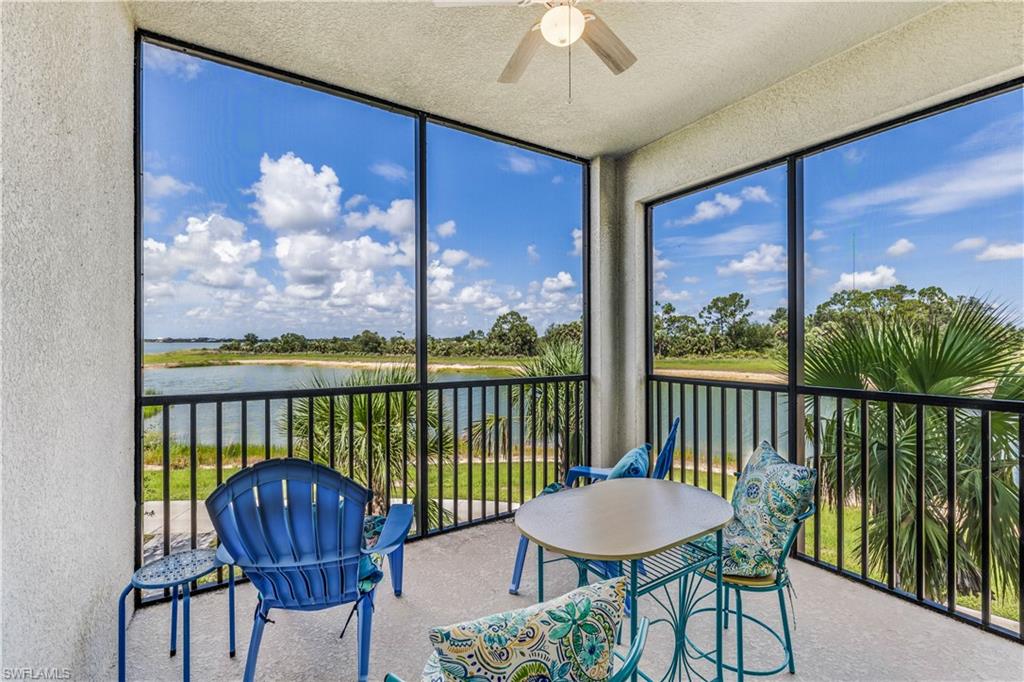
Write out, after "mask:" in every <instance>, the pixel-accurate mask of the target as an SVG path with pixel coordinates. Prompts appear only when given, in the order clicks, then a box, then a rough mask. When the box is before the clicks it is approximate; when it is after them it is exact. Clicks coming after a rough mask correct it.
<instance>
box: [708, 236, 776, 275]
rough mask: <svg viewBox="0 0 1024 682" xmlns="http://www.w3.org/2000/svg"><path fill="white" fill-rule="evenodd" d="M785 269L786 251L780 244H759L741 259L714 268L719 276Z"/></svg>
mask: <svg viewBox="0 0 1024 682" xmlns="http://www.w3.org/2000/svg"><path fill="white" fill-rule="evenodd" d="M785 269H786V250H785V248H784V247H783V246H781V245H780V244H761V245H760V246H759V247H757V248H756V249H754V250H753V251H748V252H747V253H746V254H744V256H743V258H741V259H739V260H732V261H729V264H728V265H726V266H719V267H717V268H715V270H716V271H717V272H718V274H719V275H721V276H723V277H725V276H729V275H737V274H742V275H752V274H754V273H757V272H781V271H784V270H785Z"/></svg>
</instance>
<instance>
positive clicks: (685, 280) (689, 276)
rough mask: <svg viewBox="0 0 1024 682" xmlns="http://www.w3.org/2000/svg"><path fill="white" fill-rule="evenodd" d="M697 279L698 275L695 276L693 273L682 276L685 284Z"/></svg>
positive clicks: (698, 278)
mask: <svg viewBox="0 0 1024 682" xmlns="http://www.w3.org/2000/svg"><path fill="white" fill-rule="evenodd" d="M699 281H700V277H696V276H694V275H687V276H686V277H683V282H684V283H686V284H696V283H697V282H699Z"/></svg>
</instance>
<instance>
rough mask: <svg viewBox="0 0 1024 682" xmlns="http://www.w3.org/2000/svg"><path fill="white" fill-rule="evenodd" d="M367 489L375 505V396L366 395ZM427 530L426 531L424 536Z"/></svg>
mask: <svg viewBox="0 0 1024 682" xmlns="http://www.w3.org/2000/svg"><path fill="white" fill-rule="evenodd" d="M364 428H365V431H363V433H365V434H366V436H365V440H366V489H367V490H369V491H370V504H371V505H373V501H374V500H373V497H374V494H375V493H376V490H375V489H374V485H373V396H372V395H370V394H369V393H367V394H366V426H365V427H364ZM425 533H426V529H424V534H425Z"/></svg>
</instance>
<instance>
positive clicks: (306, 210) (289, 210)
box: [249, 152, 341, 232]
mask: <svg viewBox="0 0 1024 682" xmlns="http://www.w3.org/2000/svg"><path fill="white" fill-rule="evenodd" d="M249 192H251V193H252V194H254V195H255V196H256V202H255V203H253V204H252V208H253V209H255V210H256V212H257V213H258V214H259V216H260V220H262V221H263V224H264V225H266V226H267V227H269V228H271V229H272V230H280V231H282V232H298V231H304V230H310V229H318V228H324V227H326V226H328V225H329V224H330V223H331V222H333V221H334V220H335V219H337V217H338V214H339V212H340V209H339V205H338V202H339V198H340V197H341V187H340V186H339V185H338V176H337V175H335V173H334V170H333V169H332V168H331V167H330V166H326V165H325V166H321V167H320V171H319V172H317V171H315V170H314V169H313V166H312V165H311V164H308V163H306V162H304V161H303V160H302V159H301V158H299V157H298V156H295V154H294V153H292V152H288V153H287V154H284V155H283V156H281V158H279V159H277V160H276V161H275V160H274V159H271V158H270V157H269V156H268V155H266V154H264V155H263V157H262V158H261V159H260V179H259V180H257V181H256V183H254V184H253V186H252V188H251V189H250V190H249Z"/></svg>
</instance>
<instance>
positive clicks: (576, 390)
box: [572, 381, 587, 464]
mask: <svg viewBox="0 0 1024 682" xmlns="http://www.w3.org/2000/svg"><path fill="white" fill-rule="evenodd" d="M572 385H573V401H574V402H575V407H576V409H575V411H574V412H573V415H574V417H575V421H576V441H575V442H576V460H575V461H576V464H587V462H584V461H583V431H581V430H580V416H581V415H580V382H578V381H574V382H572Z"/></svg>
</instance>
